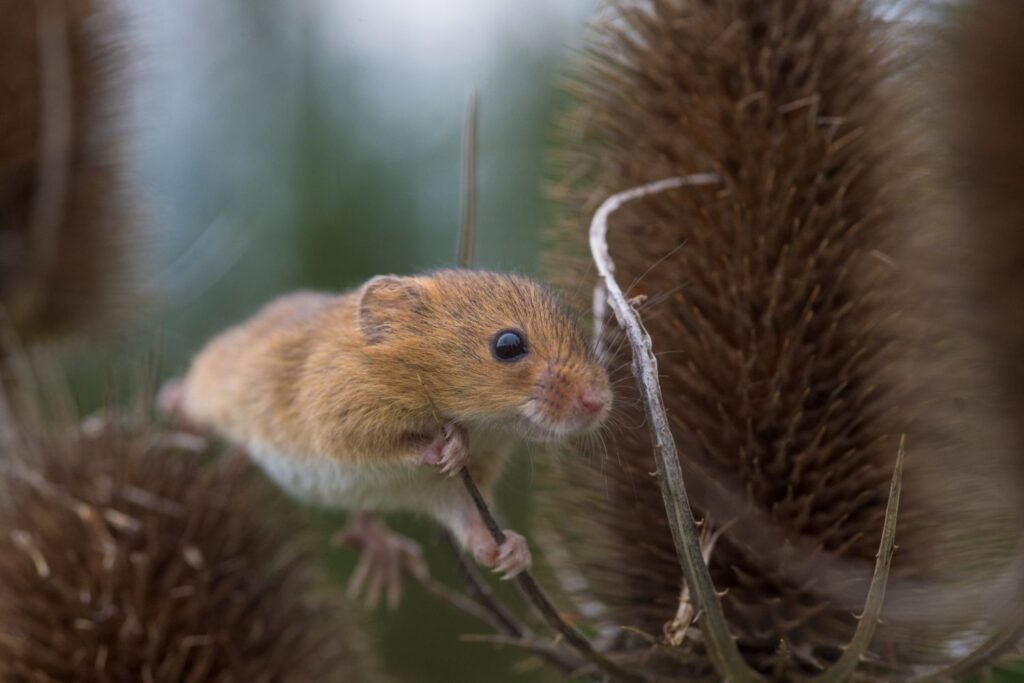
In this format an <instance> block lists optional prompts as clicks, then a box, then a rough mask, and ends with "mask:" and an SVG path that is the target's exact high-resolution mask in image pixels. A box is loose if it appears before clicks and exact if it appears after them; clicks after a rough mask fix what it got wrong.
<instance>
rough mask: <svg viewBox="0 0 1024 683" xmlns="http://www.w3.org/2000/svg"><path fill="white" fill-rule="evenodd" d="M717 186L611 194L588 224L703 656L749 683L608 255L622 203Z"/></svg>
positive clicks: (700, 177)
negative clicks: (612, 223) (622, 335)
mask: <svg viewBox="0 0 1024 683" xmlns="http://www.w3.org/2000/svg"><path fill="white" fill-rule="evenodd" d="M717 182H719V178H718V176H717V175H715V174H711V173H697V174H694V175H689V176H684V177H676V178H669V179H667V180H661V181H658V182H654V183H649V184H647V185H643V186H641V187H637V188H633V189H630V190H626V191H624V192H619V193H618V194H614V195H612V196H611V197H609V198H608V199H606V200H605V201H604V202H603V203H602V204H601V206H600V207H598V209H597V212H596V213H595V214H594V218H593V220H592V221H591V223H590V250H591V253H592V255H593V258H594V263H595V264H596V266H597V270H598V273H599V274H600V276H601V280H602V281H603V286H604V287H605V289H606V290H607V293H608V301H609V304H610V305H611V308H612V310H613V311H614V313H615V318H616V319H617V320H618V322H619V326H620V327H622V328H623V329H624V330H625V331H626V334H627V336H628V338H629V343H630V346H632V348H633V374H634V375H635V376H636V379H637V384H638V386H639V388H640V393H641V395H642V397H643V400H644V409H645V411H646V414H647V424H648V425H649V426H650V430H651V438H652V440H653V442H654V454H655V457H656V460H657V464H658V475H659V483H660V485H661V494H662V498H663V499H664V503H665V511H666V512H667V514H668V521H669V526H670V528H671V530H672V538H673V540H674V542H675V547H676V554H677V555H678V557H679V562H680V564H681V565H682V568H683V573H684V575H685V577H686V581H687V583H689V585H690V586H691V590H692V593H693V596H694V599H695V600H696V602H697V607H698V608H699V609H700V610H701V613H702V618H701V620H700V625H701V630H702V632H703V633H704V636H705V638H706V640H707V648H708V653H709V655H710V656H711V659H712V661H713V662H714V665H715V668H716V669H717V670H718V673H719V674H720V675H721V676H722V677H723V678H725V679H726V680H728V681H730V683H749V682H751V681H761V680H763V678H762V677H761V676H760V675H759V674H758V673H757V672H755V671H754V670H752V669H751V668H750V667H749V666H748V665H747V663H746V662H745V661H744V660H743V656H742V654H740V651H739V647H737V645H736V641H735V640H733V638H732V635H731V634H730V633H729V626H728V624H727V623H726V621H725V615H724V614H723V612H722V605H721V602H719V600H718V594H717V593H716V592H715V586H714V584H713V583H712V581H711V574H710V572H708V567H707V565H706V564H705V563H704V557H703V555H702V554H701V546H700V536H699V534H698V532H697V524H696V522H695V521H694V518H693V512H692V511H691V509H690V501H689V497H688V496H687V495H686V489H685V487H684V485H683V472H682V467H681V466H680V464H679V455H678V452H677V450H676V444H675V440H674V439H673V437H672V430H671V428H670V427H669V422H668V415H667V414H666V412H665V405H664V402H663V400H662V396H661V385H660V382H659V381H658V361H657V359H656V358H655V356H654V353H653V351H652V343H651V337H650V335H649V334H648V333H647V330H646V329H645V328H644V326H643V323H642V322H641V320H640V315H639V313H637V311H636V310H635V309H634V308H633V307H632V306H631V305H630V303H629V302H628V301H627V300H626V297H625V295H624V294H623V293H622V289H621V288H620V287H619V284H618V282H616V281H615V276H614V275H613V273H614V271H615V265H614V263H613V261H612V259H611V257H610V256H609V254H608V242H607V233H608V217H609V216H610V215H611V214H612V212H614V211H615V210H616V209H618V208H619V207H620V206H622V205H623V204H625V203H626V202H629V201H632V200H635V199H639V198H641V197H646V196H649V195H652V194H656V193H659V192H664V191H666V190H671V189H674V188H678V187H684V186H696V185H710V184H713V183H717Z"/></svg>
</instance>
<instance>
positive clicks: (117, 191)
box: [0, 0, 138, 337]
mask: <svg viewBox="0 0 1024 683" xmlns="http://www.w3.org/2000/svg"><path fill="white" fill-rule="evenodd" d="M0 14H2V15H3V17H4V20H3V22H0V92H3V102H2V107H3V111H4V117H3V126H2V127H0V304H2V305H3V307H4V308H5V309H6V311H7V314H8V316H9V317H10V318H11V319H13V322H14V325H15V328H16V329H17V330H18V331H19V333H20V334H21V335H22V336H23V337H29V336H32V335H36V334H49V333H61V332H67V331H70V330H76V329H79V328H81V327H84V326H86V325H87V324H88V325H93V324H95V323H96V322H97V321H98V320H102V321H107V320H110V319H111V314H112V313H114V312H115V311H116V309H117V308H119V307H120V305H121V304H122V303H124V301H123V300H122V297H123V296H126V295H127V293H128V290H129V289H130V288H129V287H128V286H127V280H128V278H129V263H128V260H127V258H126V251H127V250H126V246H127V242H128V235H129V234H132V233H137V224H138V215H137V212H136V211H135V210H134V208H133V206H132V203H131V202H130V201H129V200H128V198H127V194H128V192H127V189H126V188H125V186H124V183H123V182H122V179H121V177H120V176H121V172H122V169H121V168H120V163H121V158H120V157H121V150H120V145H119V144H118V141H119V138H118V137H117V136H118V133H120V132H122V131H119V130H118V122H117V116H116V115H117V113H118V110H119V109H121V108H123V106H122V103H121V102H120V101H119V100H118V97H117V95H118V88H117V83H116V78H117V77H118V75H119V69H118V68H117V66H118V62H119V61H121V60H120V59H119V58H120V57H121V56H122V55H121V54H120V52H119V48H116V47H115V44H116V40H117V38H115V37H114V34H115V33H116V32H118V31H119V30H120V24H121V23H122V22H121V21H120V20H119V16H118V15H117V14H116V13H115V12H114V11H113V10H112V8H111V6H110V3H109V2H107V1H106V0H0Z"/></svg>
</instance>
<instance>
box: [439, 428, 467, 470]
mask: <svg viewBox="0 0 1024 683" xmlns="http://www.w3.org/2000/svg"><path fill="white" fill-rule="evenodd" d="M444 442H445V443H444V448H443V449H442V451H441V463H440V464H441V473H442V474H447V475H448V476H450V477H451V476H454V475H455V474H457V473H458V471H459V470H461V469H462V468H463V466H464V465H465V464H466V460H468V459H469V433H468V432H467V431H466V428H465V427H463V426H462V425H457V424H455V423H454V422H450V423H448V424H447V425H445V428H444Z"/></svg>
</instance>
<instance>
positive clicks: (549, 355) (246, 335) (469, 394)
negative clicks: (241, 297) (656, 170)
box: [179, 269, 612, 576]
mask: <svg viewBox="0 0 1024 683" xmlns="http://www.w3.org/2000/svg"><path fill="white" fill-rule="evenodd" d="M179 402H180V406H179V410H180V413H181V414H182V415H183V416H184V417H185V419H187V420H189V421H190V422H193V423H196V424H198V425H201V426H204V427H207V428H210V429H212V430H214V431H216V432H218V433H220V434H222V435H223V436H225V437H226V438H227V439H229V440H230V441H232V442H235V443H237V444H239V445H241V446H244V447H245V448H246V449H248V451H249V453H250V454H251V456H252V458H253V459H254V460H255V461H256V462H257V463H258V464H259V465H260V466H261V467H262V468H263V469H264V470H265V471H266V472H267V474H268V475H269V476H270V477H271V478H272V479H273V480H274V481H275V482H277V483H278V484H279V485H280V486H281V487H282V488H283V489H284V490H286V491H287V492H288V493H290V494H292V495H294V496H296V497H298V498H300V499H302V500H305V501H308V502H311V503H315V504H319V505H324V506H331V507H341V508H345V509H349V510H355V511H361V512H372V511H389V510H411V511H414V512H420V513H424V514H427V515H429V516H431V517H433V518H434V519H436V520H438V521H439V522H440V523H442V524H443V525H445V526H446V527H447V528H448V529H450V530H451V531H452V533H453V534H454V536H455V537H456V539H457V540H458V541H459V542H460V543H461V544H462V545H463V546H464V547H465V548H466V549H468V550H469V551H470V552H472V553H473V555H474V556H475V557H476V559H477V560H478V561H479V562H481V563H482V564H484V565H486V566H492V567H495V568H496V569H499V570H501V571H503V572H504V573H505V574H506V576H514V575H515V574H517V573H518V572H520V571H522V570H523V569H525V568H527V567H528V566H529V564H530V555H529V549H528V547H527V546H526V543H525V540H523V538H522V537H521V536H520V535H519V534H516V533H515V532H511V531H508V532H506V533H507V535H508V540H507V541H506V543H505V544H503V545H502V547H498V546H497V544H495V543H494V541H493V539H492V538H491V536H490V534H489V533H488V531H487V529H486V527H485V526H484V524H483V521H482V519H481V518H480V516H479V513H478V512H477V510H476V508H475V506H474V504H473V502H472V499H471V497H470V496H469V494H468V492H467V491H466V490H465V489H464V487H463V485H462V483H461V482H460V481H459V479H458V478H457V477H452V476H445V475H453V474H455V473H457V472H458V470H459V469H460V468H461V467H462V466H467V467H468V468H469V470H470V473H471V474H472V475H473V477H474V480H475V481H476V482H477V484H478V486H479V487H480V488H481V490H482V491H483V492H484V493H485V495H487V494H489V492H490V490H491V488H492V486H493V484H494V482H495V480H496V479H497V478H498V476H499V475H500V472H501V469H502V466H503V463H504V461H505V458H506V456H507V455H508V453H509V452H510V450H511V449H512V448H513V446H514V444H515V443H516V441H517V439H520V438H522V439H526V440H529V441H536V442H557V441H559V440H562V439H565V438H569V437H572V436H574V435H578V434H582V433H586V432H588V431H591V430H594V429H597V428H598V427H599V426H600V425H601V424H602V423H603V421H604V419H605V417H606V416H607V414H608V411H609V410H610V408H611V402H612V394H611V391H610V388H609V382H608V377H607V373H606V372H605V369H604V368H603V367H602V366H601V364H600V363H599V362H598V360H597V358H596V356H595V355H594V353H593V351H592V349H591V348H590V346H589V345H588V344H587V343H586V341H585V340H584V339H583V336H582V335H581V333H580V331H579V329H578V326H577V325H576V324H575V322H574V321H573V319H572V317H571V316H570V315H569V314H568V313H567V312H566V311H565V309H563V307H562V305H561V304H560V303H559V301H558V300H557V298H556V297H555V296H554V295H553V294H552V293H551V292H550V291H549V290H548V289H547V288H546V287H544V286H543V285H541V284H539V283H537V282H534V281H532V280H530V279H528V278H525V277H521V276H517V275H508V274H502V273H495V272H488V271H478V270H462V269H458V270H456V269H453V270H442V271H436V272H432V273H427V274H423V275H415V276H394V275H386V276H379V277H375V278H373V279H371V280H370V281H368V282H367V283H366V284H364V285H363V286H361V287H359V288H357V289H354V290H350V291H348V292H343V293H340V294H330V293H320V292H299V293H294V294H289V295H285V296H283V297H281V298H279V299H277V300H275V301H273V302H271V303H270V304H268V305H267V306H265V307H264V308H263V309H262V310H260V311H259V312H257V313H256V314H255V315H254V316H253V317H252V318H250V319H249V320H247V321H245V322H243V323H242V324H240V325H237V326H235V327H233V328H231V329H229V330H227V331H225V332H223V333H222V334H220V335H218V336H217V337H215V338H214V339H213V340H212V341H210V342H209V343H208V344H207V345H206V347H205V348H203V349H202V350H201V351H200V352H199V354H198V355H197V356H196V357H195V359H194V360H193V362H192V364H191V367H190V369H189V371H188V373H187V375H186V376H185V378H184V380H183V382H182V383H181V385H180V396H179Z"/></svg>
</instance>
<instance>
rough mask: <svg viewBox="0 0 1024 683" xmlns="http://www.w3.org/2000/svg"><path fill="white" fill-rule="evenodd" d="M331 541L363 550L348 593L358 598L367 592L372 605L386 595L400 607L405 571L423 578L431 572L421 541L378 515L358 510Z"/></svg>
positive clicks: (366, 601)
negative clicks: (390, 524) (392, 527)
mask: <svg viewBox="0 0 1024 683" xmlns="http://www.w3.org/2000/svg"><path fill="white" fill-rule="evenodd" d="M331 543H332V544H333V545H336V546H343V547H348V548H354V549H356V550H358V551H359V553H360V557H359V564H357V565H356V568H355V571H354V572H352V578H350V579H349V582H348V587H347V588H346V595H347V597H348V598H349V599H350V600H355V599H356V598H357V597H359V595H360V594H363V595H364V601H365V603H366V606H367V608H369V609H374V608H376V607H377V605H378V604H379V603H380V599H381V597H382V596H384V597H386V603H387V606H388V607H389V608H390V609H395V608H396V607H398V604H399V603H400V602H401V600H402V575H403V573H408V574H409V575H411V576H415V577H422V578H425V577H427V576H428V575H429V571H428V570H427V564H426V562H424V561H423V553H422V551H421V550H420V546H419V544H418V543H416V542H415V541H412V540H410V539H408V538H406V537H405V536H402V535H401V534H397V533H395V532H393V531H391V529H389V528H388V526H387V524H385V523H384V521H383V520H381V519H380V518H379V517H377V516H376V515H372V514H368V513H357V514H356V516H355V519H353V521H352V522H351V523H350V524H349V525H348V526H347V527H346V528H345V529H342V530H341V531H339V532H338V533H336V534H335V535H334V536H333V537H332V539H331Z"/></svg>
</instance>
